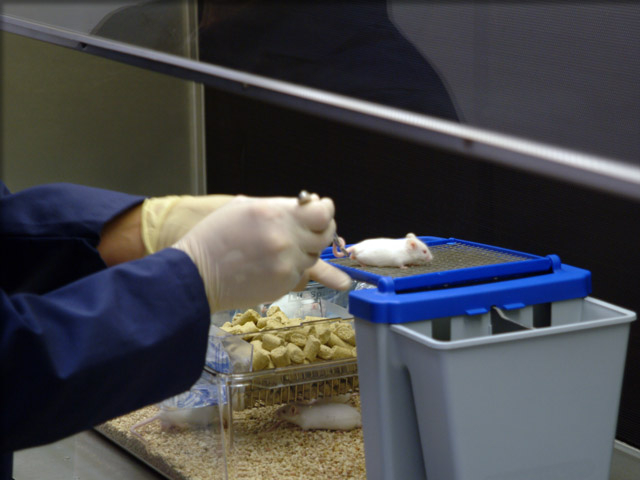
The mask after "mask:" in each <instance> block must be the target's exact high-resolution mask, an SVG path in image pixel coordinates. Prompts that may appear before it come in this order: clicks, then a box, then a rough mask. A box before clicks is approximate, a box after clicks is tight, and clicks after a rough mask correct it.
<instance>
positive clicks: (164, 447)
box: [96, 395, 366, 480]
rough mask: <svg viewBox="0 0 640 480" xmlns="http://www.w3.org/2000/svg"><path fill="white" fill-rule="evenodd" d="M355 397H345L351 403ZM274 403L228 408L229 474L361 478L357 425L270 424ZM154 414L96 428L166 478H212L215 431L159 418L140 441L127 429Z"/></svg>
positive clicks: (219, 463) (215, 474) (216, 463)
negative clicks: (179, 426)
mask: <svg viewBox="0 0 640 480" xmlns="http://www.w3.org/2000/svg"><path fill="white" fill-rule="evenodd" d="M359 401H360V398H359V396H357V395H356V396H354V397H353V398H352V399H351V402H352V404H353V405H354V406H356V407H357V408H359V407H360V405H359ZM278 407H279V405H276V406H267V407H258V408H252V409H246V410H243V411H239V412H235V413H234V430H233V431H234V446H233V452H232V453H231V455H230V460H229V478H230V479H243V480H244V479H278V480H289V479H292V480H293V479H296V480H297V479H305V480H315V479H318V480H319V479H322V480H325V479H328V478H340V479H353V480H363V479H365V478H366V473H365V462H364V443H363V438H362V429H360V428H357V429H355V430H351V431H346V432H345V431H326V430H315V431H305V430H302V429H300V428H299V427H297V426H295V425H292V424H288V423H284V424H281V425H279V426H278V427H276V428H273V426H274V424H275V423H276V417H275V411H276V410H277V409H278ZM156 413H157V408H156V407H155V406H149V407H145V408H143V409H140V410H137V411H135V412H132V413H130V414H128V415H125V416H122V417H119V418H115V419H113V420H110V421H108V422H106V423H104V424H102V425H100V426H98V427H97V428H96V430H98V431H99V432H100V433H102V434H103V435H105V436H106V437H108V438H110V439H111V440H112V441H114V442H115V443H117V444H118V445H120V446H122V447H123V448H125V449H126V450H128V451H130V452H131V453H132V454H133V455H135V456H136V457H138V458H140V459H142V460H143V461H144V462H146V463H147V464H149V465H151V466H152V467H154V468H155V469H156V470H158V471H159V472H160V473H162V474H163V475H165V476H166V477H167V478H170V479H172V480H218V479H222V478H224V477H223V476H222V474H221V473H222V472H223V470H222V468H223V465H224V463H223V462H224V459H223V456H222V455H221V450H219V438H220V437H219V435H214V434H212V431H211V430H193V429H183V430H171V431H162V430H161V428H160V423H159V422H153V423H151V424H149V425H146V426H145V427H144V428H142V429H141V430H140V433H141V434H142V436H143V437H144V439H145V442H142V441H140V440H139V439H138V438H136V437H135V436H134V435H132V434H131V433H130V431H129V429H130V428H131V426H133V425H135V424H136V423H137V422H139V421H141V420H144V419H145V418H148V417H150V416H153V415H155V414H156Z"/></svg>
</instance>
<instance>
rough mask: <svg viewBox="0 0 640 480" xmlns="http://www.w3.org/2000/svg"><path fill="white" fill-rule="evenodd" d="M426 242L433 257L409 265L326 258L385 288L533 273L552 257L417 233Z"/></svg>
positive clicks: (544, 268)
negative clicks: (400, 265)
mask: <svg viewBox="0 0 640 480" xmlns="http://www.w3.org/2000/svg"><path fill="white" fill-rule="evenodd" d="M419 238H420V239H421V240H422V241H423V242H425V243H427V245H428V246H429V249H430V250H431V253H432V254H433V260H432V261H431V262H429V263H427V264H426V265H413V266H409V267H408V268H398V267H369V266H362V265H360V264H359V263H358V262H357V261H355V260H352V259H350V258H335V257H333V255H331V256H330V257H331V258H326V259H327V260H328V261H330V262H331V263H333V264H335V265H336V266H337V267H339V268H341V269H343V270H345V271H346V272H347V273H349V275H351V277H352V278H354V279H357V280H361V281H364V282H367V283H371V284H374V285H377V286H378V288H379V289H381V290H384V291H396V292H399V291H406V290H416V289H430V288H439V287H448V286H452V285H457V284H462V283H477V282H483V281H494V280H497V279H500V278H506V277H513V276H517V275H527V274H536V273H540V272H545V271H549V270H551V268H552V262H551V259H549V258H548V257H540V256H536V255H531V254H528V253H522V252H517V251H513V250H507V249H504V248H498V247H493V246H490V245H484V244H480V243H474V242H468V241H465V240H459V239H455V238H449V239H442V238H437V237H419Z"/></svg>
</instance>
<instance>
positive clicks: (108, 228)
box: [97, 205, 147, 267]
mask: <svg viewBox="0 0 640 480" xmlns="http://www.w3.org/2000/svg"><path fill="white" fill-rule="evenodd" d="M141 223H142V205H136V206H135V207H133V208H131V209H129V210H127V211H126V212H124V213H122V214H120V215H118V216H117V217H116V218H114V219H112V220H111V221H109V222H108V223H107V224H106V225H105V227H104V228H103V229H102V234H101V235H100V243H98V247H97V248H98V252H99V253H100V256H101V257H102V259H103V260H104V263H105V264H106V265H107V266H108V267H111V266H113V265H118V264H119V263H124V262H128V261H131V260H136V259H138V258H142V257H144V256H145V255H146V254H147V252H146V249H145V246H144V243H143V242H142V227H141Z"/></svg>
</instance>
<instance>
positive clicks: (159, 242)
mask: <svg viewBox="0 0 640 480" xmlns="http://www.w3.org/2000/svg"><path fill="white" fill-rule="evenodd" d="M233 198H235V196H234V195H202V196H190V195H181V196H177V195H169V196H166V197H154V198H148V199H146V200H145V201H144V202H143V204H142V225H141V228H142V232H141V233H142V242H143V243H144V246H145V249H146V251H147V253H154V252H157V251H158V250H162V249H163V248H167V247H170V246H171V245H173V244H174V243H176V242H177V241H178V240H180V239H181V238H182V237H184V236H185V235H186V233H187V232H188V231H189V230H191V229H192V228H193V227H194V226H195V225H196V223H198V222H199V221H200V220H202V219H203V218H205V217H206V216H207V215H209V214H210V213H211V212H213V211H214V210H216V209H218V208H220V207H221V206H223V205H224V204H226V203H227V202H229V201H231V200H232V199H233Z"/></svg>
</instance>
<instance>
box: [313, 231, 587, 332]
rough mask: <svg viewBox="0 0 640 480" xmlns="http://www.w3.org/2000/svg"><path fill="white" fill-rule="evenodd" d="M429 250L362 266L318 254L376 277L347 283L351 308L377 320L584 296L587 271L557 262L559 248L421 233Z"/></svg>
mask: <svg viewBox="0 0 640 480" xmlns="http://www.w3.org/2000/svg"><path fill="white" fill-rule="evenodd" d="M419 238H420V239H421V240H422V241H423V242H425V243H426V244H427V245H428V246H429V249H430V250H431V252H432V253H433V257H434V258H433V260H432V261H431V262H430V263H428V264H427V265H421V266H412V267H409V268H406V269H401V268H397V267H389V268H369V267H362V266H361V265H359V264H358V263H357V262H353V261H352V260H350V259H344V258H342V259H340V258H338V259H336V258H335V257H334V256H333V255H332V254H331V251H330V250H328V251H325V252H324V253H323V255H322V258H323V259H325V260H326V261H329V262H332V263H333V264H334V265H336V266H337V267H339V268H341V269H343V270H345V271H346V272H347V273H349V275H351V277H352V278H354V279H356V280H360V281H363V282H367V283H370V284H373V285H376V286H377V288H365V289H357V290H354V291H351V292H350V294H349V312H350V313H351V314H352V315H354V317H356V319H363V320H368V321H371V322H375V323H405V322H413V321H417V320H429V319H434V318H442V317H451V316H457V315H477V314H481V313H486V312H488V311H489V310H490V309H491V308H492V306H498V307H500V308H503V309H506V310H511V309H517V308H522V307H524V306H526V305H535V304H540V303H549V302H556V301H561V300H568V299H572V298H579V297H585V296H587V295H588V294H589V293H590V292H591V273H590V272H589V271H587V270H584V269H581V268H576V267H572V266H570V265H566V264H563V263H562V262H561V261H560V258H559V257H558V256H557V255H547V256H546V257H541V256H537V255H531V254H528V253H523V252H517V251H514V250H507V249H504V248H499V247H493V246H490V245H484V244H479V243H474V242H468V241H465V240H458V239H455V238H449V239H443V238H438V237H419Z"/></svg>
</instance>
